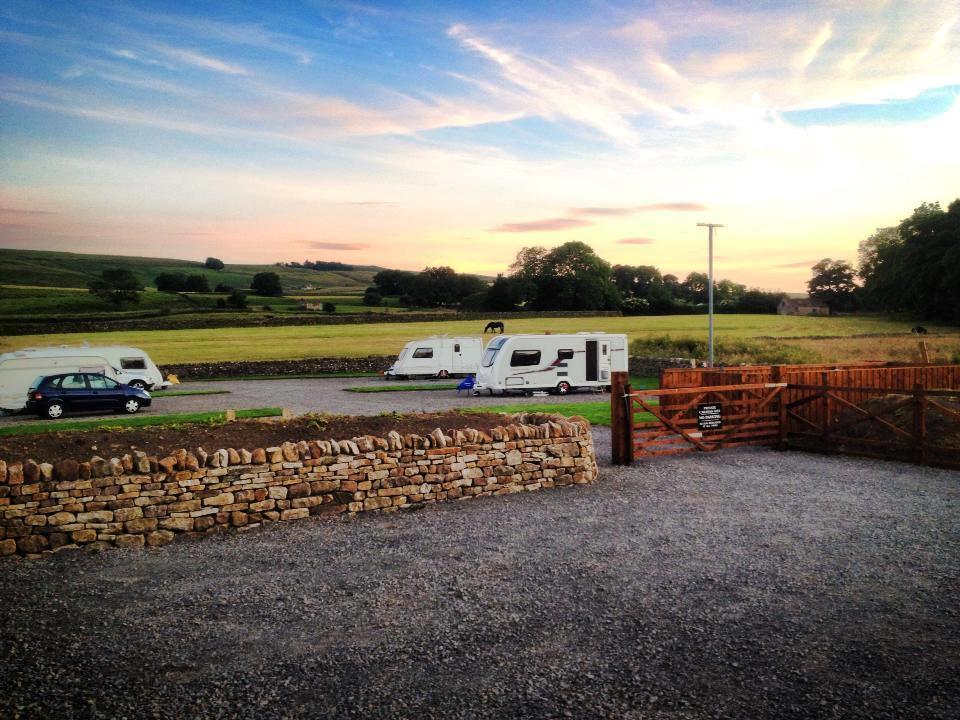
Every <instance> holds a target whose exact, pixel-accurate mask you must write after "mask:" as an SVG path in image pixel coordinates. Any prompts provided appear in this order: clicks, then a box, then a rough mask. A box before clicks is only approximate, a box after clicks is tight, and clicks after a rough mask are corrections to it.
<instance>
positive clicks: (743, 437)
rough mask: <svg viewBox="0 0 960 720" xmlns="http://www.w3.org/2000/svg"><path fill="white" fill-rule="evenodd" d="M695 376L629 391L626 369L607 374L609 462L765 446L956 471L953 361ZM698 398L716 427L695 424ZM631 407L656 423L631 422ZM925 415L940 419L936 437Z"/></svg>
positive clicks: (958, 436)
mask: <svg viewBox="0 0 960 720" xmlns="http://www.w3.org/2000/svg"><path fill="white" fill-rule="evenodd" d="M768 371H769V372H768ZM680 372H683V373H693V372H696V371H688V370H682V371H680ZM696 374H697V375H698V377H697V378H695V379H697V380H699V383H698V384H691V385H688V386H685V387H661V388H660V389H658V390H640V391H633V390H632V389H631V388H630V385H629V381H628V379H627V375H626V373H613V378H612V382H613V385H612V392H611V418H612V434H613V443H612V445H613V462H614V463H615V464H629V463H632V462H633V461H634V460H635V459H636V458H640V457H651V456H656V455H665V454H675V453H678V452H711V451H714V450H718V449H721V448H726V447H737V446H740V445H772V446H776V447H778V448H781V449H786V448H797V449H807V450H816V451H821V452H832V453H833V452H835V453H846V454H856V455H869V456H878V457H887V458H893V459H899V460H906V461H911V462H918V463H922V464H930V465H940V466H945V467H956V468H960V365H938V366H923V365H894V364H889V363H887V364H882V365H880V364H876V363H873V364H867V365H857V366H813V367H810V366H757V367H747V368H735V369H733V368H731V369H723V370H718V371H713V372H711V371H710V370H705V371H700V372H696ZM686 379H687V380H688V381H689V380H690V377H689V376H688V377H687V378H686ZM725 380H732V381H734V382H724V381H725ZM908 381H912V382H909V384H908ZM655 398H657V399H659V404H658V405H657V404H654V403H653V400H654V399H655ZM949 398H955V401H953V402H951V401H950V400H949ZM705 404H706V405H709V404H714V405H721V406H722V415H723V423H722V425H723V426H722V427H718V428H707V429H704V428H703V427H701V426H700V424H701V421H700V419H698V415H697V413H698V409H700V408H701V406H703V405H705ZM638 411H643V412H647V413H649V414H650V415H652V416H653V417H654V418H655V420H654V421H652V422H635V421H634V414H635V412H638ZM931 418H939V419H938V421H937V424H938V425H939V426H941V427H940V429H939V430H938V431H937V436H936V437H931V426H930V423H931ZM944 423H946V428H947V429H946V430H944V429H943V427H942V426H943V425H944ZM952 425H956V430H952V429H950V428H951V426H952ZM951 438H953V439H951Z"/></svg>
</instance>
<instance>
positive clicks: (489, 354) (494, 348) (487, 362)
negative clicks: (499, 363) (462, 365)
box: [480, 337, 507, 367]
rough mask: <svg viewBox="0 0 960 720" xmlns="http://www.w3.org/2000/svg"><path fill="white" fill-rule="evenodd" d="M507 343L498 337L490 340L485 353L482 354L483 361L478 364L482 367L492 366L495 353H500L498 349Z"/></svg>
mask: <svg viewBox="0 0 960 720" xmlns="http://www.w3.org/2000/svg"><path fill="white" fill-rule="evenodd" d="M506 341H507V338H505V337H498V338H496V339H495V340H491V341H490V344H489V345H487V350H486V352H484V353H483V360H482V361H481V362H480V364H481V365H482V366H483V367H490V366H491V365H493V361H494V360H496V358H497V353H498V352H500V348H501V347H503V344H504V343H505V342H506Z"/></svg>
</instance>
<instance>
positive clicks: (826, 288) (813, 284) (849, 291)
mask: <svg viewBox="0 0 960 720" xmlns="http://www.w3.org/2000/svg"><path fill="white" fill-rule="evenodd" d="M811 271H812V272H813V277H812V278H810V280H809V281H807V288H808V290H809V292H810V297H813V298H816V299H817V300H822V301H823V302H825V303H826V304H827V305H829V306H830V310H832V311H834V312H835V311H837V310H849V309H851V308H852V307H853V303H854V293H855V292H856V290H857V284H856V283H855V282H854V279H853V278H854V275H855V273H854V270H853V266H852V265H850V263H848V262H846V261H845V260H831V259H830V258H824V259H823V260H821V261H820V262H818V263H817V264H816V265H814V266H813V267H812V268H811Z"/></svg>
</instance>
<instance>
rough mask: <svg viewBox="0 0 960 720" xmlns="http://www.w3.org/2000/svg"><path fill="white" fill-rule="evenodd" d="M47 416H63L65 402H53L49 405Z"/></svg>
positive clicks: (52, 418) (55, 417) (53, 417)
mask: <svg viewBox="0 0 960 720" xmlns="http://www.w3.org/2000/svg"><path fill="white" fill-rule="evenodd" d="M47 417H48V418H50V419H51V420H56V419H57V418H61V417H63V403H59V402H52V403H50V404H49V405H47Z"/></svg>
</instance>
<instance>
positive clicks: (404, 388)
mask: <svg viewBox="0 0 960 720" xmlns="http://www.w3.org/2000/svg"><path fill="white" fill-rule="evenodd" d="M456 389H457V383H431V384H430V385H367V386H364V387H352V388H344V390H346V391H347V392H355V393H382V392H411V391H414V390H456Z"/></svg>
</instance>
